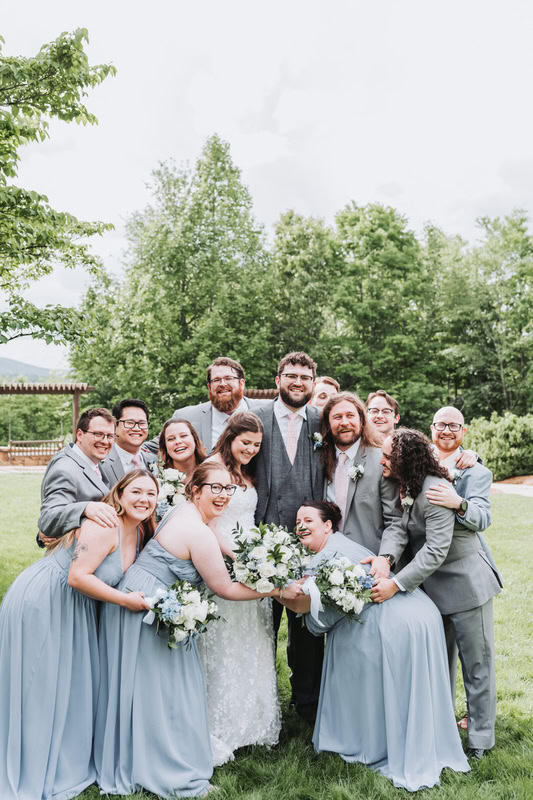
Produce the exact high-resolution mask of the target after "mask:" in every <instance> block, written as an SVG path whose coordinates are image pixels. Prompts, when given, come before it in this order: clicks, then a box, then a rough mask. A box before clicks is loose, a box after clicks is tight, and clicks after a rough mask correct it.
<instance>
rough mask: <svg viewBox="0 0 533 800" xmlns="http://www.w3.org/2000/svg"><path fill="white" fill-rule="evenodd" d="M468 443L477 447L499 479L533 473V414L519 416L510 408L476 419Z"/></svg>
mask: <svg viewBox="0 0 533 800" xmlns="http://www.w3.org/2000/svg"><path fill="white" fill-rule="evenodd" d="M464 444H465V446H466V447H471V448H472V449H473V450H476V451H477V452H478V453H479V455H480V456H481V458H482V459H483V463H484V464H485V466H487V467H488V468H489V469H490V470H492V472H493V474H494V480H495V481H501V480H504V479H505V478H513V477H515V476H518V475H533V415H531V414H528V415H527V416H524V417H517V416H516V414H511V413H510V412H509V411H506V412H505V414H503V416H500V415H499V414H497V413H496V412H494V413H493V414H492V416H491V418H490V419H473V420H472V422H471V423H470V425H468V426H467V433H466V437H465V441H464Z"/></svg>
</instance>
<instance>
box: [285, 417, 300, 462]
mask: <svg viewBox="0 0 533 800" xmlns="http://www.w3.org/2000/svg"><path fill="white" fill-rule="evenodd" d="M298 416H299V415H298V414H297V413H292V412H289V426H288V428H287V455H288V456H289V461H290V462H291V464H294V459H295V458H296V449H297V447H298Z"/></svg>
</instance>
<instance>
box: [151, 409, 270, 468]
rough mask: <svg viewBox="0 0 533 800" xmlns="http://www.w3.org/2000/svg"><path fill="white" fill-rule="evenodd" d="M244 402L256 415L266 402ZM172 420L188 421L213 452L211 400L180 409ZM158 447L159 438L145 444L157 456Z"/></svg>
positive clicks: (175, 412) (208, 449) (203, 442)
mask: <svg viewBox="0 0 533 800" xmlns="http://www.w3.org/2000/svg"><path fill="white" fill-rule="evenodd" d="M244 400H245V402H246V403H247V405H248V410H249V411H253V412H254V414H255V413H256V412H257V409H258V408H261V406H263V405H264V403H265V401H264V400H250V399H249V398H248V397H245V398H244ZM172 419H186V420H187V421H188V422H190V423H191V425H192V426H193V428H194V430H195V431H196V433H197V434H198V436H199V437H200V441H201V442H202V444H203V446H204V447H205V449H206V450H207V452H208V453H210V452H211V450H212V448H211V431H212V426H213V406H212V404H211V401H210V400H208V401H207V403H198V404H197V405H195V406H185V407H184V408H178V409H176V411H174V413H173V414H172ZM158 446H159V436H156V437H155V438H154V439H151V440H150V441H149V442H145V443H144V444H143V449H144V450H148V451H149V452H150V453H154V454H155V455H157V450H158Z"/></svg>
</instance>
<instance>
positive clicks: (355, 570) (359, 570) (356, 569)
mask: <svg viewBox="0 0 533 800" xmlns="http://www.w3.org/2000/svg"><path fill="white" fill-rule="evenodd" d="M350 572H351V573H352V575H354V577H355V578H366V572H365V570H364V569H363V567H361V566H360V565H359V564H354V565H353V567H352V568H351V570H350Z"/></svg>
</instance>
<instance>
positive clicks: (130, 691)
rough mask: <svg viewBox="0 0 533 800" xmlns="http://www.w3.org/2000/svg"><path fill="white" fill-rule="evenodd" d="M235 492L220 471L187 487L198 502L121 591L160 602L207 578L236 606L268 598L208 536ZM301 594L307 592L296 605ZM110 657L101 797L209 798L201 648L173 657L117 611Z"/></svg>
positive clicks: (203, 468) (97, 745)
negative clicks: (237, 575) (163, 595)
mask: <svg viewBox="0 0 533 800" xmlns="http://www.w3.org/2000/svg"><path fill="white" fill-rule="evenodd" d="M234 491H235V486H234V485H232V484H231V478H230V475H229V473H228V471H227V470H226V469H225V468H224V467H222V466H221V465H220V464H217V463H215V462H204V463H203V464H201V465H199V466H198V467H197V468H196V469H195V471H194V473H193V475H192V478H191V481H190V482H189V484H188V485H187V494H188V497H189V498H190V502H186V503H183V504H182V505H180V506H178V507H176V508H173V509H171V510H170V511H169V512H167V514H166V516H165V517H164V518H163V520H162V521H161V522H160V524H159V526H158V528H157V530H156V532H155V535H154V539H153V540H152V541H151V542H149V544H148V545H147V547H146V548H145V549H144V550H143V552H142V553H141V555H140V556H139V558H138V559H137V561H136V562H135V564H134V565H133V566H132V567H130V569H129V570H128V571H127V572H126V574H125V575H124V578H123V580H122V582H121V584H120V585H119V588H123V589H124V590H126V589H128V590H129V589H132V590H140V591H143V592H145V593H146V595H147V596H150V595H153V594H154V592H155V590H156V589H157V588H158V587H162V588H166V587H168V586H169V585H171V584H172V583H174V581H175V580H176V579H177V578H179V579H182V580H188V581H190V582H191V583H193V584H198V583H200V581H201V580H202V579H203V580H204V581H205V583H206V584H207V585H208V586H209V588H210V589H211V590H212V591H214V592H216V594H219V595H220V596H221V597H225V598H227V599H228V600H255V599H257V598H259V597H260V596H261V595H258V594H257V592H254V591H253V590H252V589H248V588H247V587H245V586H242V585H241V584H239V583H232V581H231V580H230V578H229V575H228V572H227V570H226V567H225V565H224V561H223V559H222V555H221V552H220V548H219V545H218V542H217V539H216V538H215V535H214V533H213V530H210V528H209V527H208V526H211V527H214V524H215V521H216V519H217V517H219V516H220V515H221V514H222V513H223V511H224V509H225V508H226V506H227V504H228V502H229V498H230V496H231V495H232V494H233V493H234ZM300 592H301V588H300V587H299V586H298V587H297V589H296V590H295V592H294V594H293V596H296V595H297V594H299V593H300ZM272 594H273V595H274V596H275V595H277V594H279V592H277V590H276V592H274V593H272ZM289 594H291V592H289ZM239 644H240V643H239V642H235V647H238V646H239ZM100 655H101V662H102V683H101V691H100V696H99V699H98V711H97V719H96V727H95V737H94V752H95V761H96V768H97V773H98V784H99V786H100V790H101V792H102V793H104V794H111V795H113V794H133V793H134V792H136V791H139V790H140V789H141V788H142V789H146V790H148V791H150V792H153V793H154V794H157V795H159V796H160V797H169V796H170V797H176V796H178V797H201V796H203V795H205V794H207V793H208V792H209V791H210V790H211V789H212V788H213V787H212V786H211V784H210V782H209V780H210V778H211V775H212V772H213V758H212V754H211V746H210V738H209V728H208V717H207V701H206V691H205V683H204V674H203V669H202V664H201V661H200V657H199V655H198V650H197V646H196V642H194V641H193V642H192V643H191V644H190V646H179V647H177V648H176V649H173V650H171V649H169V648H168V646H167V642H166V637H165V636H158V635H157V634H156V626H155V625H146V624H143V623H142V618H141V616H140V615H138V614H131V613H130V612H128V611H126V610H124V609H121V608H118V607H114V606H110V605H108V606H105V607H104V608H103V613H102V617H101V620H100Z"/></svg>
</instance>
